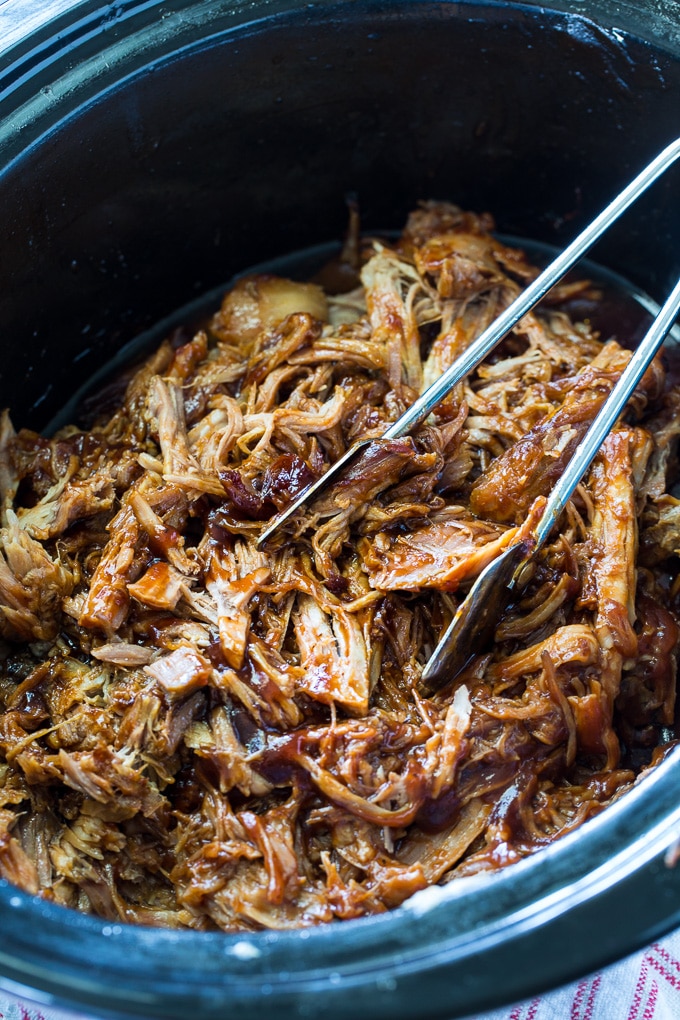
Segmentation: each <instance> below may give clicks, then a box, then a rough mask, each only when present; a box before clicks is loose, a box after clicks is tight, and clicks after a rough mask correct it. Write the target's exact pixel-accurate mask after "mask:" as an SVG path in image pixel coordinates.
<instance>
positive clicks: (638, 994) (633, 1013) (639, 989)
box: [628, 956, 649, 1020]
mask: <svg viewBox="0 0 680 1020" xmlns="http://www.w3.org/2000/svg"><path fill="white" fill-rule="evenodd" d="M648 973H649V968H648V967H647V957H646V956H643V958H642V963H641V964H640V976H639V977H638V979H637V984H636V986H635V991H634V992H633V1001H632V1002H631V1004H630V1012H629V1013H628V1020H637V1015H638V1010H639V1009H640V1004H641V1003H642V993H643V991H644V988H645V985H646V984H647V975H648Z"/></svg>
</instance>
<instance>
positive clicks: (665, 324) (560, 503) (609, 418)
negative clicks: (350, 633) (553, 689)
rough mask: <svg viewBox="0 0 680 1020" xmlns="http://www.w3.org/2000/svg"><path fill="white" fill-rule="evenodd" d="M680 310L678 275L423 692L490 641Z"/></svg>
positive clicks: (463, 614)
mask: <svg viewBox="0 0 680 1020" xmlns="http://www.w3.org/2000/svg"><path fill="white" fill-rule="evenodd" d="M678 313H680V280H678V282H677V283H676V285H675V287H674V288H673V290H672V292H671V294H670V295H669V297H668V299H667V300H666V302H665V304H664V305H663V307H662V308H661V310H660V311H659V314H658V315H657V317H656V319H655V320H654V322H653V323H652V326H651V327H650V329H649V330H648V332H647V334H646V335H645V338H644V339H643V340H642V342H641V343H640V344H639V345H638V347H637V349H636V351H635V352H634V354H633V356H632V357H631V359H630V361H629V362H628V364H627V365H626V368H625V369H624V371H623V372H622V373H621V377H620V379H619V381H618V382H617V384H616V386H615V387H614V389H613V390H612V392H611V393H610V394H609V396H608V398H607V400H606V401H605V403H604V404H603V405H602V407H601V408H600V411H599V413H598V414H597V416H596V417H595V419H594V420H593V422H592V424H591V426H590V428H589V429H588V431H587V432H586V434H585V436H584V437H583V439H582V440H581V442H580V443H579V445H578V446H577V448H576V450H575V451H574V455H573V456H572V458H571V460H570V461H569V463H568V464H567V467H566V468H565V470H564V472H563V474H562V476H561V478H560V479H559V481H558V482H557V484H556V485H555V487H554V489H553V490H552V492H551V494H550V496H549V498H548V501H547V503H546V506H545V509H544V511H543V513H542V515H541V517H540V519H539V521H538V522H537V524H536V526H535V528H534V529H533V530H532V534H531V536H530V537H529V538H528V539H524V540H523V541H521V542H518V543H516V544H515V545H511V546H509V547H508V548H507V549H506V550H505V551H504V552H503V553H501V555H500V556H498V557H497V558H496V559H495V560H494V561H493V562H492V563H491V564H489V566H488V567H486V569H485V570H483V571H482V573H481V574H480V575H479V577H478V578H477V580H476V581H475V583H474V584H473V586H472V588H471V589H470V592H469V594H468V595H467V597H466V598H465V599H464V600H463V602H462V603H461V605H460V606H459V607H458V610H457V611H456V613H455V615H454V617H453V620H452V621H451V623H450V624H449V626H448V628H447V630H446V631H445V633H444V636H443V637H442V638H441V640H440V642H439V644H438V645H437V647H436V649H435V651H434V652H433V654H432V656H431V657H430V659H429V661H428V662H427V664H426V666H425V669H424V670H423V673H422V675H421V678H420V683H419V688H420V692H421V693H422V694H432V693H434V692H435V691H437V690H438V689H439V688H440V687H443V686H444V684H446V683H449V682H450V681H451V680H453V679H454V678H455V677H456V676H457V674H458V673H460V671H461V670H462V669H463V668H464V666H465V665H466V664H467V663H468V662H469V661H470V659H471V658H472V657H473V656H474V655H475V654H478V653H479V652H480V651H483V649H484V647H485V645H488V643H489V642H490V641H491V638H492V636H493V632H494V630H495V627H496V624H497V622H498V618H499V616H500V615H501V613H502V612H503V609H504V608H505V606H507V604H508V602H509V601H510V599H511V597H512V594H513V592H514V591H515V590H517V589H518V588H521V587H522V580H523V577H525V576H526V570H525V568H526V566H527V564H528V563H529V562H530V560H531V559H532V558H533V557H534V556H535V555H536V553H537V552H538V550H539V549H540V548H541V546H543V544H544V543H545V541H546V539H547V538H548V535H549V534H550V532H551V531H552V528H553V526H554V524H555V523H556V521H557V520H558V518H559V517H560V515H561V513H562V511H563V510H564V508H565V506H566V504H567V502H568V501H569V499H570V498H571V496H572V495H573V492H574V489H575V488H576V486H577V485H578V483H579V482H580V480H581V478H582V477H583V475H584V474H585V473H586V471H587V470H588V468H589V467H590V465H591V464H592V462H593V460H594V458H595V456H596V454H597V452H598V450H599V449H600V447H601V445H602V443H603V441H604V440H605V438H606V437H607V435H608V434H609V433H610V431H611V429H612V428H613V426H614V425H615V424H616V422H617V420H618V418H619V416H620V414H621V413H622V411H623V410H624V408H625V406H626V404H627V403H628V401H629V399H630V397H631V396H632V394H633V391H634V390H635V387H636V386H637V384H638V383H639V381H640V379H641V378H642V376H643V375H644V374H645V372H646V371H647V369H648V368H649V366H650V364H651V363H652V360H653V359H654V356H655V355H656V354H657V352H658V350H659V348H660V347H661V345H662V343H663V341H664V340H665V338H666V336H667V335H668V333H669V332H670V330H671V329H672V327H673V324H674V322H675V320H676V318H677V316H678Z"/></svg>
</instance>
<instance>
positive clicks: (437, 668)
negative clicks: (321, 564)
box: [259, 138, 680, 694]
mask: <svg viewBox="0 0 680 1020" xmlns="http://www.w3.org/2000/svg"><path fill="white" fill-rule="evenodd" d="M678 157H680V138H679V139H676V140H675V141H674V142H673V143H672V144H671V145H669V146H667V148H665V149H664V150H663V151H662V152H661V153H660V154H659V155H658V156H657V157H656V158H655V159H654V160H653V161H652V162H651V163H650V164H649V165H648V166H647V167H645V169H644V170H643V171H642V172H641V173H640V174H638V176H637V177H636V178H635V179H634V180H633V181H631V183H630V184H629V185H628V186H627V187H626V188H624V190H623V191H622V192H621V193H620V194H619V195H618V196H617V197H616V198H615V199H614V200H613V201H612V202H611V203H610V204H609V205H608V206H607V207H606V208H605V209H604V210H603V211H602V212H601V213H600V214H599V216H597V217H596V218H595V219H594V220H593V221H592V223H590V224H589V226H587V227H586V228H585V230H583V231H582V233H580V234H579V235H578V237H577V238H576V239H575V240H574V241H572V242H571V244H570V245H569V246H568V247H567V248H565V249H564V251H563V252H561V254H560V255H558V256H557V258H556V259H555V260H554V261H553V262H551V263H550V265H549V266H548V267H547V268H546V269H544V270H543V272H542V273H541V274H540V275H539V276H538V277H537V278H536V279H535V280H534V281H533V283H531V284H530V285H529V286H528V287H527V288H526V290H524V291H523V292H522V293H521V294H520V296H519V297H518V298H517V299H516V300H515V301H513V303H512V304H511V305H509V306H508V308H506V310H505V311H504V312H503V313H502V314H501V315H500V316H499V317H498V318H497V319H496V320H495V321H494V322H493V323H492V324H491V325H490V326H489V327H488V329H486V330H485V331H484V332H483V333H482V334H481V335H480V336H479V337H478V338H477V340H475V342H474V343H473V344H471V346H470V347H469V348H468V349H467V350H466V351H465V352H464V353H463V354H462V355H461V357H460V358H458V359H457V360H456V361H455V362H454V363H453V364H452V365H451V366H450V367H449V368H448V369H447V370H446V371H445V372H443V373H442V375H441V376H440V377H439V379H437V380H436V381H435V382H434V383H433V384H432V386H430V387H429V388H428V389H427V390H425V392H424V393H423V394H422V395H421V396H420V397H419V398H418V400H416V401H415V402H414V403H413V404H412V405H411V407H410V408H409V409H408V410H407V411H406V413H405V414H403V415H402V416H401V418H399V419H398V420H397V421H396V422H395V423H394V424H393V425H391V426H390V427H389V428H388V429H387V430H386V431H385V432H384V433H383V435H382V436H381V439H379V440H371V441H370V442H373V443H376V442H378V443H379V442H380V441H381V440H390V439H399V438H401V437H402V436H405V435H407V434H409V433H410V432H412V431H413V429H415V428H416V427H417V426H418V425H420V424H422V422H424V421H425V419H426V418H427V417H428V415H429V414H431V413H432V411H433V410H434V409H435V408H436V407H437V405H438V404H439V403H440V401H442V400H443V399H444V398H445V397H446V396H447V394H448V393H449V392H450V390H451V389H452V388H453V387H454V386H455V385H456V384H457V383H458V382H460V380H461V379H463V378H464V377H465V376H467V375H468V374H469V373H470V372H472V371H473V370H474V369H475V368H476V367H477V366H478V365H479V364H480V363H481V362H482V361H483V360H484V358H485V357H486V356H487V355H488V354H489V353H490V352H491V351H492V350H493V349H494V348H495V347H496V346H497V345H498V344H499V343H500V341H501V340H502V339H503V338H504V337H505V336H506V335H507V334H508V333H509V332H510V330H511V329H512V328H513V327H514V326H516V325H517V323H518V322H519V320H520V319H521V318H522V317H523V316H524V315H526V313H527V312H529V311H530V310H531V309H532V308H533V307H534V306H535V305H536V304H537V303H538V302H539V301H540V300H541V299H542V298H543V297H544V296H545V295H546V294H547V292H548V291H549V290H550V289H551V288H552V287H553V286H554V285H555V284H556V283H557V282H558V281H559V280H560V279H561V278H562V277H563V276H564V274H565V273H566V272H568V270H569V269H571V268H572V266H573V265H574V264H575V263H576V262H577V261H578V260H579V259H580V258H581V257H582V256H583V255H584V254H585V253H586V251H587V250H588V249H589V248H590V247H591V246H592V245H593V244H594V243H595V241H596V240H597V239H598V238H599V237H601V235H602V234H603V233H604V232H605V231H606V230H607V229H608V228H609V227H610V226H611V224H612V223H614V221H615V220H616V219H618V217H619V216H620V215H621V214H622V213H623V212H625V210H626V209H627V208H628V207H629V206H630V205H631V204H632V203H633V202H634V201H635V200H636V199H637V198H638V197H639V196H640V195H641V194H642V193H643V192H644V191H646V189H647V188H648V187H649V186H650V185H651V184H652V183H653V182H654V181H655V180H657V178H658V177H660V176H661V174H663V173H664V171H665V170H667V169H668V167H670V166H671V165H672V164H673V163H674V162H675V160H676V159H678ZM679 312H680V281H678V283H677V284H676V286H675V287H674V289H673V291H672V293H671V294H670V296H669V297H668V299H667V301H666V302H665V304H664V305H663V307H662V308H661V310H660V312H659V313H658V315H657V317H656V319H655V320H654V323H653V324H652V326H651V328H650V329H649V331H648V333H647V335H646V336H645V338H644V340H643V341H642V342H641V343H640V345H639V346H638V348H637V350H636V351H635V353H634V354H633V356H632V358H631V360H630V362H629V363H628V366H627V367H626V369H625V371H624V372H623V374H622V375H621V378H620V379H619V381H618V383H617V385H616V386H615V387H614V389H613V390H612V392H611V394H610V395H609V397H608V399H607V401H606V402H605V404H604V405H603V406H602V408H601V409H600V412H599V414H598V415H597V417H596V418H595V420H594V421H593V423H592V425H591V426H590V429H589V430H588V432H587V433H586V435H585V436H584V438H583V440H582V441H581V443H580V444H579V446H578V447H577V449H576V451H575V453H574V455H573V457H572V459H571V461H570V462H569V464H568V465H567V467H566V469H565V471H564V473H563V475H562V477H561V478H560V479H559V481H558V483H557V485H556V486H555V488H554V489H553V491H552V494H551V495H550V497H549V499H548V500H547V503H546V505H545V509H544V511H543V513H542V515H541V517H540V519H539V520H538V522H537V523H536V524H535V525H534V526H533V527H532V528H531V529H530V530H529V535H528V536H527V533H526V532H527V529H526V528H524V529H521V531H520V534H522V539H521V540H518V541H517V542H516V543H515V544H514V545H510V546H508V547H507V548H506V549H505V550H504V552H503V553H501V555H499V556H498V557H497V558H496V559H495V560H494V561H493V562H492V563H491V564H490V565H489V566H488V567H487V568H486V569H485V570H484V571H482V573H481V574H480V575H479V577H478V578H477V580H476V582H475V583H474V585H473V586H472V588H471V589H470V592H469V594H468V595H467V597H466V598H465V600H464V601H463V603H462V604H461V605H460V606H459V608H458V610H457V612H456V614H455V615H454V617H453V620H452V621H451V623H450V625H449V627H448V628H447V630H446V632H445V634H444V636H443V637H442V639H441V640H440V642H439V644H438V645H437V648H436V649H435V651H434V653H433V654H432V656H431V657H430V659H429V661H428V662H427V664H426V666H425V669H424V670H423V673H422V677H421V680H420V689H421V692H422V693H425V694H431V693H433V692H434V691H436V690H438V689H439V688H440V687H442V686H443V685H444V684H446V683H448V682H449V681H450V680H452V679H453V678H454V677H455V676H456V674H457V673H459V672H460V670H461V669H462V668H463V667H464V666H465V665H466V663H467V662H468V661H469V660H470V658H471V657H472V656H473V655H475V654H477V653H478V652H479V651H480V650H483V648H484V646H485V645H487V644H488V643H489V641H490V639H491V637H492V635H493V631H494V628H495V624H496V622H497V620H498V618H499V615H500V614H501V613H502V611H503V609H504V608H505V606H506V605H507V604H508V602H509V600H510V598H511V597H512V594H513V592H515V591H517V590H519V589H520V588H521V587H522V585H523V582H524V581H525V580H526V579H528V576H529V574H530V567H529V564H530V561H531V559H532V557H533V556H534V555H535V554H536V552H537V551H538V550H539V549H540V548H541V547H542V545H543V544H544V543H545V541H546V539H547V537H548V535H549V534H550V531H551V530H552V527H553V525H554V524H555V522H556V521H557V519H558V517H559V516H560V514H561V513H562V511H563V510H564V507H565V505H566V503H567V502H568V500H569V499H570V497H571V495H572V494H573V492H574V489H575V488H576V486H577V485H578V483H579V481H580V480H581V478H582V477H583V475H584V474H585V472H586V471H587V469H588V467H589V466H590V464H591V463H592V461H593V459H594V457H595V455H596V454H597V451H598V450H599V448H600V446H601V445H602V442H603V440H604V439H605V437H606V436H607V435H608V433H609V432H610V431H611V429H612V427H613V426H614V424H615V423H616V421H617V419H618V417H619V415H620V414H621V412H622V411H623V409H624V408H625V406H626V403H627V402H628V400H629V398H630V397H631V395H632V393H633V391H634V390H635V387H636V385H637V384H638V382H639V381H640V379H641V378H642V376H643V375H644V373H645V371H646V370H647V368H648V367H649V365H650V364H651V362H652V360H653V358H654V355H655V354H656V353H657V351H658V350H659V348H660V347H661V344H662V343H663V341H664V339H665V337H666V336H667V335H668V333H669V332H670V330H671V328H672V326H673V324H674V322H675V319H676V318H677V316H678V313H679ZM368 442H369V440H366V441H364V442H361V443H356V444H355V445H354V446H352V447H350V449H349V450H348V451H347V452H346V453H345V454H344V455H343V456H342V457H341V458H340V459H339V460H337V461H336V462H335V464H333V466H332V467H331V468H329V470H328V471H327V472H326V473H325V474H324V475H322V476H321V478H319V479H318V480H317V481H316V482H313V483H312V484H311V485H309V486H308V487H307V488H306V489H304V490H303V492H302V493H301V494H300V495H299V497H298V498H297V499H296V500H295V501H294V502H293V503H292V504H291V505H290V506H289V507H287V508H286V510H284V511H283V512H282V513H280V514H278V515H277V516H276V517H275V518H274V519H273V520H272V521H271V523H270V524H269V526H268V527H267V528H266V530H264V531H263V532H262V534H261V536H260V538H259V543H263V542H265V541H267V539H269V538H270V537H271V536H272V535H273V534H274V533H275V532H276V531H277V530H278V529H279V528H281V526H282V525H283V524H284V523H285V522H286V521H288V520H290V519H291V518H292V517H293V516H294V515H295V514H296V513H297V512H298V511H299V510H300V509H301V508H302V507H303V506H305V505H308V504H310V503H311V502H312V501H313V500H314V499H315V498H316V497H317V496H318V495H320V493H321V492H322V491H324V490H326V489H327V488H328V487H329V485H331V484H332V482H333V481H334V480H335V479H336V478H337V476H338V475H339V474H340V472H342V471H343V470H344V469H345V468H346V467H347V465H348V464H349V463H350V462H353V461H354V460H355V459H356V458H357V457H358V455H359V454H360V453H361V452H362V451H363V450H364V449H365V447H366V446H367V445H368Z"/></svg>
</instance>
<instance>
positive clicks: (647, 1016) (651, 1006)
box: [642, 981, 659, 1020]
mask: <svg viewBox="0 0 680 1020" xmlns="http://www.w3.org/2000/svg"><path fill="white" fill-rule="evenodd" d="M658 997H659V986H658V985H657V983H656V981H652V987H651V988H650V990H649V998H648V999H647V1005H646V1006H645V1011H644V1013H643V1014H642V1020H653V1017H654V1014H655V1013H656V1000H657V998H658Z"/></svg>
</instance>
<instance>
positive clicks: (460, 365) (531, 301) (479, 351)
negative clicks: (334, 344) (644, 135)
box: [257, 138, 680, 545]
mask: <svg viewBox="0 0 680 1020" xmlns="http://www.w3.org/2000/svg"><path fill="white" fill-rule="evenodd" d="M679 156H680V138H677V139H676V140H675V141H674V142H672V143H671V144H670V145H668V146H667V147H666V148H665V149H664V150H663V151H662V152H660V153H659V155H658V156H657V157H656V158H655V159H653V160H652V162H651V163H649V164H648V165H647V166H646V167H645V168H644V170H642V171H641V173H639V174H638V175H637V177H635V178H634V180H632V181H631V182H630V184H629V185H628V186H627V187H625V188H624V189H623V191H621V192H620V193H619V194H618V195H617V197H616V198H615V199H614V200H613V201H612V202H610V203H609V205H608V206H607V207H606V208H605V209H603V210H602V212H601V213H600V214H599V216H596V217H595V219H594V220H593V221H592V222H591V223H590V224H589V225H588V226H587V227H586V228H585V230H583V231H582V232H581V233H580V234H579V235H578V237H576V238H575V239H574V240H573V241H572V242H571V244H569V245H568V246H567V247H566V248H565V249H564V251H562V252H561V253H560V254H559V255H558V256H557V258H556V259H554V260H553V261H552V262H551V263H550V265H549V266H548V267H547V268H546V269H544V270H543V272H542V273H541V274H540V275H539V276H537V277H536V279H535V280H534V281H533V282H532V283H530V284H529V286H528V287H527V288H526V289H525V290H523V291H522V293H521V294H520V295H519V297H517V298H516V299H515V300H514V301H513V302H512V304H510V305H509V306H508V307H507V308H506V309H505V311H504V312H502V313H501V315H499V316H498V318H497V319H496V320H495V321H494V322H493V323H492V324H491V325H490V326H489V327H488V328H487V329H485V330H484V332H483V333H482V334H481V335H480V336H479V337H478V338H477V339H476V340H475V341H474V343H472V344H471V345H470V347H468V349H467V350H466V351H465V352H464V353H463V354H462V355H461V356H460V357H459V358H458V359H457V360H456V361H454V363H453V364H452V365H451V366H450V367H449V368H448V369H446V371H445V372H443V373H442V374H441V375H440V377H439V378H438V379H437V380H435V382H434V383H432V385H431V386H429V387H428V389H426V390H425V392H424V393H423V394H421V396H420V397H418V399H417V400H416V401H415V402H414V403H413V404H412V405H411V407H409V409H408V410H407V411H406V412H405V413H404V414H403V415H402V416H401V417H400V418H399V419H398V420H397V421H395V422H394V424H393V425H390V427H389V428H388V429H387V430H386V431H385V432H384V433H383V435H382V436H381V437H380V439H383V440H388V439H400V438H401V437H402V436H405V435H407V434H408V433H410V432H412V431H413V429H414V428H416V427H417V426H418V425H420V424H421V423H422V422H424V421H425V419H426V418H427V417H428V415H430V414H431V412H432V411H433V410H434V409H435V407H436V406H437V405H438V404H439V403H440V402H441V401H442V400H443V399H444V397H445V396H446V395H447V394H448V393H449V392H450V391H451V390H452V389H453V387H454V386H455V385H456V384H457V383H458V382H460V380H461V379H464V378H465V376H466V375H468V374H469V373H470V372H472V371H473V370H474V369H475V368H476V367H477V365H479V364H481V362H482V361H483V360H484V358H486V356H487V355H488V354H490V352H491V351H492V350H493V349H494V348H495V347H496V346H497V345H498V344H499V343H500V341H501V340H502V339H503V337H505V336H507V334H508V333H509V332H510V330H511V329H512V328H513V327H514V326H516V325H517V323H518V322H519V321H520V319H521V318H522V317H523V316H524V315H526V314H527V312H529V311H531V309H532V308H533V307H534V306H535V305H536V304H538V302H539V301H540V300H541V299H542V298H543V297H545V295H546V294H547V293H548V291H549V290H551V288H552V287H554V286H555V284H556V283H558V282H559V280H561V278H562V277H563V276H564V275H565V273H567V272H568V271H569V270H570V269H571V268H572V266H574V265H575V263H576V262H578V260H579V259H580V258H582V257H583V255H585V253H586V252H587V251H588V249H589V248H591V247H592V245H593V244H594V243H595V241H597V239H598V238H599V237H601V236H602V234H603V233H605V231H606V230H607V229H608V228H609V227H610V226H611V225H612V223H614V222H615V221H616V220H617V219H618V218H619V216H621V215H622V213H624V212H625V211H626V209H627V208H628V207H629V206H630V205H632V203H633V202H634V201H635V200H636V199H637V198H639V196H640V195H641V194H642V193H643V192H644V191H646V190H647V188H648V187H649V186H650V185H651V184H653V182H654V181H655V180H657V178H658V177H660V176H661V174H663V173H664V171H665V170H667V169H668V167H669V166H671V164H672V163H674V162H675V160H676V159H677V158H678V157H679ZM377 441H378V442H379V441H380V440H377ZM366 445H367V443H366V441H364V442H360V443H356V444H355V445H354V446H351V447H350V448H349V450H348V451H347V452H346V453H345V454H344V455H343V456H342V457H340V459H339V460H337V461H336V462H335V464H333V465H332V466H331V467H330V468H329V469H328V470H327V471H326V473H325V474H324V475H322V476H321V478H319V479H317V480H316V481H315V482H312V484H311V485H308V486H307V487H306V488H305V489H303V490H302V492H301V493H300V495H299V496H298V497H297V499H295V500H294V501H293V502H292V503H291V505H290V506H288V507H286V509H285V510H283V511H281V512H280V513H278V514H277V515H276V516H275V517H274V518H273V519H272V520H271V521H270V523H269V525H268V526H267V528H266V529H265V530H264V531H263V532H262V533H261V534H260V536H259V538H258V540H257V541H258V545H260V544H262V543H264V542H266V541H267V539H269V538H271V536H272V535H273V534H274V533H275V532H276V531H277V530H278V529H279V528H280V527H281V526H282V525H283V524H285V522H286V521H288V520H290V518H291V517H293V516H294V515H295V514H296V513H297V512H298V510H300V509H301V508H302V507H303V506H304V505H306V504H308V503H309V502H311V501H312V500H313V499H314V498H315V497H316V496H318V495H320V493H321V492H322V491H323V490H325V489H327V488H328V486H329V485H330V484H331V483H332V482H333V481H334V480H335V479H336V478H337V476H338V474H339V473H340V472H341V471H343V470H344V469H345V468H346V467H347V466H348V464H349V463H350V462H351V461H353V460H354V459H355V458H356V457H357V456H358V455H359V454H360V453H361V451H362V450H363V449H364V447H365V446H366Z"/></svg>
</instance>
